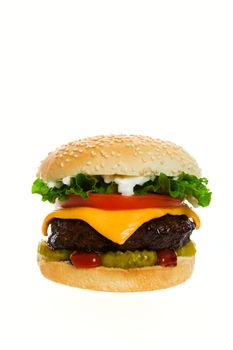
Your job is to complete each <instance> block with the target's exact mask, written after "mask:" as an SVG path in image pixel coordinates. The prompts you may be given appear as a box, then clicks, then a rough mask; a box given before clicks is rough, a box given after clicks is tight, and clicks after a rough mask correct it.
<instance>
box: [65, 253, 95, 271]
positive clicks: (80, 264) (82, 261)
mask: <svg viewBox="0 0 233 350" xmlns="http://www.w3.org/2000/svg"><path fill="white" fill-rule="evenodd" d="M70 260H71V262H72V264H73V265H74V266H75V267H77V268H91V267H97V266H100V265H102V262H101V258H100V255H99V254H97V253H84V252H74V253H73V254H71V256H70Z"/></svg>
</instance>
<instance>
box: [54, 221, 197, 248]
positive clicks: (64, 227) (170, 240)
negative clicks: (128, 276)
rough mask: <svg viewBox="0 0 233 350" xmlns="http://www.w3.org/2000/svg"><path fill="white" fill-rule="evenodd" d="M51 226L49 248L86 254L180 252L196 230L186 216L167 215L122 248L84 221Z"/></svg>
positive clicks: (139, 229)
mask: <svg viewBox="0 0 233 350" xmlns="http://www.w3.org/2000/svg"><path fill="white" fill-rule="evenodd" d="M50 225H51V234H50V236H49V237H48V245H49V246H50V247H51V248H53V249H72V250H78V251H86V252H90V251H95V252H107V251H116V250H120V251H122V252H124V251H126V250H131V251H134V250H142V249H148V250H160V249H164V248H170V249H177V248H180V247H182V246H183V245H185V244H186V243H187V242H188V241H189V239H190V235H191V233H192V231H193V230H194V229H195V224H194V223H193V222H192V221H191V220H190V219H189V218H188V217H187V216H185V215H176V216H173V215H165V216H162V217H160V218H158V219H153V220H150V221H148V222H146V223H144V224H143V225H142V226H140V227H139V228H138V229H137V230H136V231H135V232H134V234H133V235H132V236H131V237H129V238H128V239H127V241H126V242H125V243H124V244H122V245H120V244H117V243H114V242H112V241H111V240H109V239H107V238H105V237H104V236H102V235H101V234H99V233H98V232H97V231H96V230H95V229H94V228H93V227H91V226H90V225H88V224H87V223H86V222H85V221H82V220H77V219H53V220H52V221H51V224H50ZM116 225H117V223H116ZM109 230H111V227H110V228H109Z"/></svg>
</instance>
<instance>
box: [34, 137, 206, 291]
mask: <svg viewBox="0 0 233 350" xmlns="http://www.w3.org/2000/svg"><path fill="white" fill-rule="evenodd" d="M207 183H208V181H207V179H206V178H203V177H201V171H200V168H199V167H198V164H197V162H196V161H195V159H194V158H193V157H192V156H191V155H190V154H189V153H187V152H186V151H185V150H184V149H183V148H181V147H180V146H177V145H176V144H174V143H171V142H168V141H162V140H159V139H153V138H151V137H145V136H136V135H108V136H96V137H89V138H85V139H81V140H77V141H73V142H70V143H68V144H66V145H63V146H61V147H60V148H57V149H56V150H55V151H53V152H50V153H49V154H48V156H47V158H45V159H44V160H43V161H42V162H41V165H40V167H39V169H38V173H37V178H36V180H35V181H34V183H33V186H32V193H38V194H40V195H41V196H42V200H43V201H49V202H50V203H54V204H55V210H53V211H52V212H51V213H49V214H48V215H47V216H46V217H45V218H44V221H43V225H42V232H43V235H44V236H45V238H47V239H43V240H42V241H41V242H40V243H39V246H38V253H37V257H38V264H39V267H40V270H41V272H42V274H43V275H44V276H45V277H46V278H48V279H50V280H52V281H55V282H59V283H62V284H66V285H69V286H73V287H78V288H85V289H93V290H99V291H110V292H134V291H147V290H156V289H162V288H168V287H172V286H175V285H178V284H180V283H182V282H184V281H185V280H187V279H188V278H189V277H190V276H191V274H192V271H193V267H194V261H195V252H196V247H195V243H194V242H193V241H192V240H191V239H190V236H191V234H192V232H193V231H194V230H195V229H199V227H200V219H199V217H198V215H197V214H196V213H195V211H194V210H193V207H197V206H202V207H206V206H208V205H209V203H210V200H211V192H210V191H209V190H208V188H207Z"/></svg>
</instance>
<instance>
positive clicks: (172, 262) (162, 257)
mask: <svg viewBox="0 0 233 350" xmlns="http://www.w3.org/2000/svg"><path fill="white" fill-rule="evenodd" d="M157 256H158V264H159V265H160V266H176V265H177V256H176V253H175V251H174V249H162V250H158V251H157Z"/></svg>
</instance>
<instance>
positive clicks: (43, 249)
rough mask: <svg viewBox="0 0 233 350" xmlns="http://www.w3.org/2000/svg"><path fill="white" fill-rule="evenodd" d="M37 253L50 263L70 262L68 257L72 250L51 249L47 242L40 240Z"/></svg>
mask: <svg viewBox="0 0 233 350" xmlns="http://www.w3.org/2000/svg"><path fill="white" fill-rule="evenodd" d="M37 252H38V253H39V254H40V255H42V256H43V258H44V259H46V260H50V261H64V260H70V255H71V254H72V252H73V251H72V250H67V249H54V250H53V249H51V248H49V246H48V245H47V242H46V241H44V240H42V241H41V242H40V243H39V245H38V249H37Z"/></svg>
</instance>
